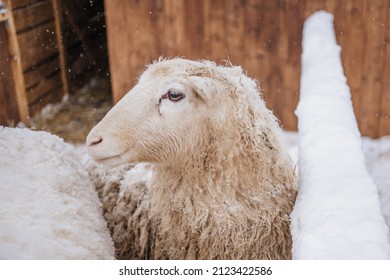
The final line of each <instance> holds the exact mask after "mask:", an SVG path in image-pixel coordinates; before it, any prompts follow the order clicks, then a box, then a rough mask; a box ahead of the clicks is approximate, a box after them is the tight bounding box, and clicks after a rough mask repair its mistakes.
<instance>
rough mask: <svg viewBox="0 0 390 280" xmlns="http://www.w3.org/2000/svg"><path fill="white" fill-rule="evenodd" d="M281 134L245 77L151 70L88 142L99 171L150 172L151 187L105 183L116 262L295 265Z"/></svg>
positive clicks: (211, 68)
mask: <svg viewBox="0 0 390 280" xmlns="http://www.w3.org/2000/svg"><path fill="white" fill-rule="evenodd" d="M280 133H281V129H280V126H279V123H278V121H277V119H276V117H275V116H274V115H273V113H272V112H271V111H270V110H269V109H267V108H266V107H265V103H264V101H263V100H262V98H261V96H260V90H259V86H258V85H257V83H256V82H255V81H254V80H253V79H251V78H249V77H248V76H247V75H246V74H244V72H243V70H242V68H241V67H233V66H230V65H227V66H223V65H217V64H215V63H214V62H211V61H191V60H187V59H182V58H174V59H159V60H158V61H155V62H154V63H152V64H150V65H149V66H148V67H147V68H146V70H145V71H144V73H143V74H142V75H141V77H140V78H139V81H138V83H137V84H136V85H135V86H134V88H133V89H132V90H131V91H130V92H129V93H128V94H127V95H126V96H124V97H123V98H122V99H121V100H120V101H119V102H118V103H117V104H116V105H115V106H114V107H113V108H112V109H111V110H110V111H109V112H108V113H107V115H106V116H105V117H104V118H103V119H102V120H101V121H100V123H98V124H97V125H96V126H95V127H94V128H93V129H92V130H91V131H90V133H89V135H88V136H87V139H86V146H87V150H88V153H89V155H90V157H91V158H92V159H93V160H94V161H95V162H97V163H98V164H102V165H105V166H109V167H110V166H111V167H113V166H117V165H121V164H127V163H131V164H136V163H148V164H150V166H151V168H152V179H151V183H150V186H147V185H145V184H143V183H142V182H140V184H138V185H137V184H135V185H133V186H131V187H128V188H126V186H124V187H122V189H123V192H122V194H121V193H120V192H117V193H115V192H114V194H113V193H112V192H111V191H110V187H109V185H110V184H113V182H112V181H111V182H109V183H107V182H106V183H104V182H101V183H100V187H99V188H100V189H104V190H105V191H107V190H108V192H107V194H106V195H108V194H111V195H112V199H109V200H110V203H111V206H110V207H109V208H110V209H111V210H110V211H112V214H113V215H112V216H111V218H110V219H111V221H109V223H111V226H110V228H111V231H112V233H113V236H114V242H115V244H116V248H117V257H118V258H147V259H290V258H291V247H292V241H291V232H290V217H289V215H290V212H291V210H292V208H293V205H294V201H295V197H296V175H295V173H294V165H293V163H292V161H291V159H290V157H289V155H288V153H287V152H286V150H285V148H284V147H283V145H282V143H281V141H280ZM113 187H114V188H117V189H118V186H117V185H115V183H114V185H113ZM124 196H126V197H124ZM103 199H104V195H103ZM105 203H108V202H107V201H106V202H105ZM103 204H104V203H103ZM126 205H127V206H129V207H127V206H126ZM116 207H119V208H121V210H119V211H115V210H116ZM127 208H128V209H127ZM106 217H107V216H106ZM126 232H127V233H126ZM126 234H127V238H129V240H123V237H124V236H125V235H126ZM118 237H119V238H122V239H121V240H120V241H119V242H118V241H117V240H116V238H118ZM139 242H141V243H139ZM136 243H138V244H136ZM123 244H125V245H126V246H125V247H126V248H128V250H135V251H133V252H129V251H128V250H123V247H122V248H121V246H122V245H123Z"/></svg>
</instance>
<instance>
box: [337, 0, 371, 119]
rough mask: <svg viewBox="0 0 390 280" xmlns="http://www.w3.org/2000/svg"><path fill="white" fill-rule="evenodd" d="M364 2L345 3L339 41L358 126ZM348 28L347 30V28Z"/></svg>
mask: <svg viewBox="0 0 390 280" xmlns="http://www.w3.org/2000/svg"><path fill="white" fill-rule="evenodd" d="M364 2H365V0H354V1H352V0H349V1H346V3H345V13H344V26H345V28H344V31H343V36H342V37H341V40H340V45H341V48H342V51H341V57H342V62H343V67H344V72H345V75H346V77H347V79H348V85H349V88H350V90H351V96H352V103H353V108H354V111H355V116H356V119H357V121H358V124H359V126H360V125H361V116H360V106H361V101H360V99H361V96H362V94H363V92H362V76H363V53H364V50H365V47H366V43H367V38H366V33H365V20H364V18H365V15H364V12H365V3H364ZM347 27H348V28H347Z"/></svg>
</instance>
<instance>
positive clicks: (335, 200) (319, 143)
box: [292, 11, 390, 259]
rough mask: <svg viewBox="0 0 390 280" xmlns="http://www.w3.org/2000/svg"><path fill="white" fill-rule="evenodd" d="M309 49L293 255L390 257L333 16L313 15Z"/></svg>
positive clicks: (306, 36) (307, 29)
mask: <svg viewBox="0 0 390 280" xmlns="http://www.w3.org/2000/svg"><path fill="white" fill-rule="evenodd" d="M302 48H303V53H302V74H301V92H300V100H299V104H298V108H297V111H296V114H297V116H298V132H299V138H298V143H299V144H298V169H299V192H298V197H297V201H296V204H295V208H294V211H293V213H292V234H293V258H295V259H389V258H390V249H389V236H388V231H389V229H388V226H387V225H386V223H385V219H384V217H383V215H382V213H381V208H380V201H379V195H378V188H377V186H376V185H375V182H374V181H373V179H372V178H371V176H370V175H369V173H368V171H367V168H366V165H365V157H364V154H363V151H362V140H361V137H360V133H359V130H358V127H357V123H356V119H355V116H354V113H353V108H352V103H351V97H350V92H349V88H348V86H347V83H346V78H345V76H344V73H343V69H342V65H341V59H340V51H341V49H340V47H339V46H338V45H337V43H336V38H335V34H334V29H333V16H332V15H330V14H328V13H326V12H322V11H321V12H317V13H315V14H313V15H312V16H310V17H309V18H308V19H307V20H306V22H305V24H304V29H303V42H302ZM374 170H378V168H377V167H376V168H375V167H374V168H373V169H372V170H371V171H372V172H374ZM383 208H385V209H386V207H383Z"/></svg>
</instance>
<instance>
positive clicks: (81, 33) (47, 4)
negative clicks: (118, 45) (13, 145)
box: [0, 0, 108, 125]
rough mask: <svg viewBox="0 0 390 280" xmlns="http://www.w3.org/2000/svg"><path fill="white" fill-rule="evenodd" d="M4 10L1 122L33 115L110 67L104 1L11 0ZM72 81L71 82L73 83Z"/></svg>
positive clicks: (0, 53)
mask: <svg viewBox="0 0 390 280" xmlns="http://www.w3.org/2000/svg"><path fill="white" fill-rule="evenodd" d="M2 2H3V3H5V4H6V6H5V7H6V9H2V12H1V13H0V70H1V72H0V73H1V76H0V125H7V124H16V123H17V122H18V121H19V120H21V121H23V122H24V123H25V124H29V123H30V121H29V117H30V116H32V115H34V113H36V112H39V111H40V110H41V109H42V108H43V107H44V106H46V105H47V104H48V103H56V102H59V101H61V98H62V97H63V96H64V95H65V94H66V93H69V91H71V89H69V87H72V85H73V84H74V85H77V86H78V85H79V84H81V83H85V76H86V74H89V75H91V74H95V73H96V72H99V71H100V72H104V73H106V69H107V68H108V66H107V64H108V60H107V45H106V36H105V27H104V26H105V25H104V9H103V0H97V1H89V0H74V1H68V0H6V1H2ZM68 81H70V86H68Z"/></svg>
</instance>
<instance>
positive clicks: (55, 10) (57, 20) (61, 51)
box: [51, 0, 69, 95]
mask: <svg viewBox="0 0 390 280" xmlns="http://www.w3.org/2000/svg"><path fill="white" fill-rule="evenodd" d="M51 2H52V8H53V13H54V18H55V32H56V35H57V49H58V52H59V59H60V67H61V80H62V86H63V87H64V91H63V94H65V95H67V94H69V85H68V76H67V71H66V63H65V51H64V44H63V41H62V38H63V37H62V31H61V11H60V8H59V3H58V0H52V1H51Z"/></svg>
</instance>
